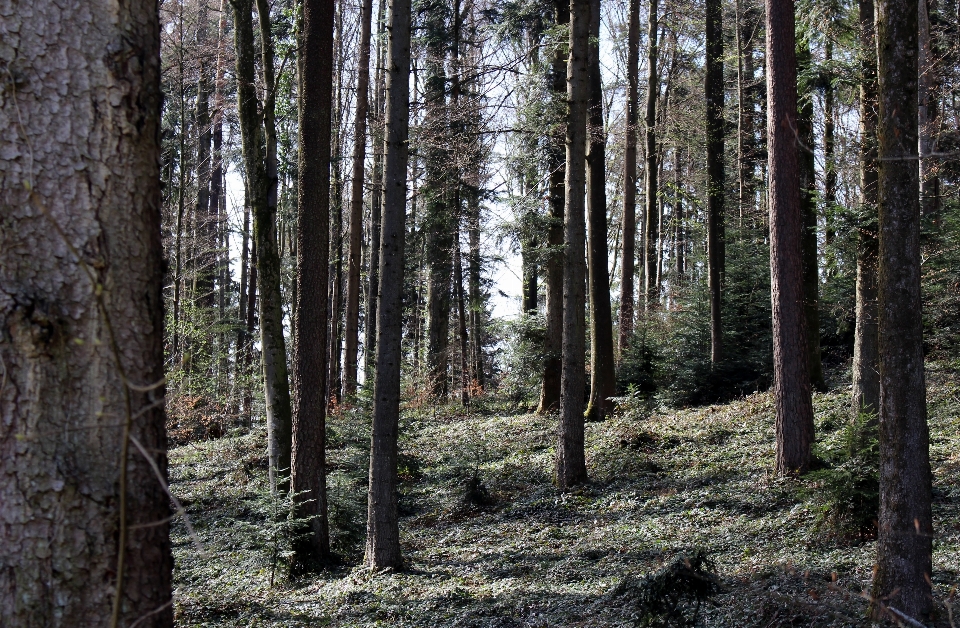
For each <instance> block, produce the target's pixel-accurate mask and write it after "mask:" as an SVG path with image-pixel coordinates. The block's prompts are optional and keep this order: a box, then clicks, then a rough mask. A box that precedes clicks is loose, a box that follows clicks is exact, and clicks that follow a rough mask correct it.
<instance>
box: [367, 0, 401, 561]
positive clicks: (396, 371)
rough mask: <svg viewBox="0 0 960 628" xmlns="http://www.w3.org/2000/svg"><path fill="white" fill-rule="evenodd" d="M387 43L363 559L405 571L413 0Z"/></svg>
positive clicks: (395, 5)
mask: <svg viewBox="0 0 960 628" xmlns="http://www.w3.org/2000/svg"><path fill="white" fill-rule="evenodd" d="M387 32H389V34H390V35H389V37H390V39H389V43H388V44H387V46H388V49H387V62H388V63H387V71H386V104H387V111H386V116H385V117H386V129H385V140H384V153H385V162H386V163H385V168H384V175H383V183H384V185H383V188H384V189H383V224H382V231H381V238H380V290H379V291H380V303H379V305H378V309H377V372H376V380H375V383H374V391H373V426H372V430H371V435H370V485H369V486H370V488H369V492H368V501H367V543H366V556H365V559H364V561H365V562H366V564H367V565H368V566H370V567H373V568H375V569H383V568H386V567H400V565H401V562H402V558H401V555H400V528H399V523H398V521H397V432H398V429H399V420H400V362H401V359H402V354H401V351H400V340H401V335H402V331H403V329H402V323H403V303H402V301H401V295H402V291H403V245H404V238H405V236H406V227H405V219H406V202H407V151H408V145H407V135H408V129H409V118H410V101H409V97H410V85H409V81H410V78H409V77H410V0H391V2H390V17H389V27H388V28H387Z"/></svg>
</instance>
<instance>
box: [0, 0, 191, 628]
mask: <svg viewBox="0 0 960 628" xmlns="http://www.w3.org/2000/svg"><path fill="white" fill-rule="evenodd" d="M0 58H2V59H6V60H15V61H13V63H12V64H11V65H9V66H8V68H7V70H6V73H7V74H6V76H7V77H8V78H9V79H10V81H8V82H5V84H6V88H5V91H4V97H3V99H2V100H0V129H3V134H4V138H5V139H4V142H5V143H4V158H3V159H2V160H0V207H3V208H4V209H3V228H2V229H0V336H2V338H3V340H2V341H0V380H2V383H0V425H3V426H4V427H3V430H2V432H0V520H2V521H3V522H4V524H3V525H2V526H0V625H3V626H17V627H23V628H33V627H36V628H40V627H44V628H46V627H59V626H121V625H123V626H130V625H132V624H133V623H134V622H139V625H140V626H149V627H161V626H172V625H173V608H172V599H171V569H172V567H173V559H172V557H171V554H170V542H169V523H168V522H169V518H170V514H171V512H170V498H169V497H168V495H167V494H166V491H165V488H166V487H165V485H166V476H167V456H166V449H167V443H166V432H165V428H164V422H165V416H164V414H165V413H164V410H163V397H164V386H163V381H164V380H163V297H162V288H163V259H162V257H163V251H162V244H161V241H160V229H161V222H160V204H161V192H160V167H159V164H160V144H159V139H160V103H161V92H160V37H159V25H158V17H157V6H156V2H154V1H153V0H134V1H132V2H128V3H123V4H121V5H110V4H108V3H103V2H94V3H60V2H50V1H48V0H37V1H36V2H32V3H30V6H29V11H17V10H10V11H8V12H7V13H6V15H5V16H4V18H3V19H2V20H0ZM52 59H57V62H56V63H51V60H52ZM65 120H67V121H69V124H66V125H65V124H64V121H65ZM94 172H95V173H96V176H92V173H94Z"/></svg>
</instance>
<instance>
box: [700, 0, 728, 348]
mask: <svg viewBox="0 0 960 628" xmlns="http://www.w3.org/2000/svg"><path fill="white" fill-rule="evenodd" d="M706 14H707V26H706V36H707V42H706V72H705V80H704V95H705V98H706V103H707V266H708V271H707V285H708V287H709V288H708V291H709V293H710V362H711V363H713V364H716V363H717V362H719V361H720V360H721V359H723V325H722V318H721V309H722V302H723V282H724V270H725V269H724V265H725V258H726V246H725V240H726V228H725V225H724V211H723V196H724V193H725V191H724V182H723V125H724V121H723V21H722V20H723V9H722V7H721V5H720V0H707V2H706Z"/></svg>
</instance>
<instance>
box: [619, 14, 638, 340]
mask: <svg viewBox="0 0 960 628" xmlns="http://www.w3.org/2000/svg"><path fill="white" fill-rule="evenodd" d="M629 11H630V14H629V18H628V19H629V25H628V27H627V120H626V125H627V126H626V130H625V131H626V132H625V135H626V142H625V143H626V146H625V148H624V155H623V218H622V220H623V252H622V258H621V259H622V260H623V261H622V262H621V265H620V268H621V271H620V335H619V349H620V357H621V359H623V353H624V351H626V350H627V346H628V345H629V343H630V337H631V336H633V315H634V305H633V302H634V292H633V280H634V275H635V274H636V272H635V265H634V262H635V257H636V254H637V119H638V116H637V106H638V105H639V97H638V89H637V80H638V76H637V73H638V72H639V64H640V0H630V9H629Z"/></svg>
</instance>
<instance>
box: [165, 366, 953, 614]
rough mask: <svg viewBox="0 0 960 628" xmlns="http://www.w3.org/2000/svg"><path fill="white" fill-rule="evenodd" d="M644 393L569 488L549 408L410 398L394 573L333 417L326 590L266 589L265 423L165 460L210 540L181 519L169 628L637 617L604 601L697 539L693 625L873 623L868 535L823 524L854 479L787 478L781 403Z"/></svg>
mask: <svg viewBox="0 0 960 628" xmlns="http://www.w3.org/2000/svg"><path fill="white" fill-rule="evenodd" d="M928 375H929V377H928V382H929V384H928V385H929V414H930V426H931V463H932V469H933V474H934V509H933V513H934V529H935V530H936V531H937V538H936V539H935V543H934V573H933V584H934V590H935V592H936V599H937V601H938V602H937V603H938V615H937V618H936V623H935V624H934V625H936V626H939V627H946V626H948V625H949V624H948V616H947V609H946V606H945V605H944V604H945V603H946V602H947V600H948V596H949V592H950V590H951V587H952V586H953V585H955V584H956V583H957V582H958V581H960V453H958V452H960V420H958V418H957V416H958V414H960V385H958V384H956V383H955V376H954V373H953V372H952V371H949V370H945V369H944V370H941V367H939V366H937V365H933V366H932V367H931V368H930V369H929V370H928ZM642 397H643V396H642V395H636V403H635V404H634V407H633V409H631V410H630V411H627V412H622V413H620V414H617V415H615V416H613V417H612V418H610V419H608V420H606V421H604V422H600V423H590V424H588V425H587V427H586V430H587V433H586V442H587V469H588V472H589V474H590V478H591V480H590V482H589V483H587V484H586V485H584V486H582V487H580V488H578V489H576V490H575V491H572V492H569V493H560V492H558V491H557V490H556V489H555V488H554V486H553V482H552V476H553V464H554V445H555V438H556V429H557V426H556V421H557V419H556V417H555V416H538V415H533V414H504V413H503V412H504V409H505V405H504V404H503V403H502V402H500V401H496V400H495V399H492V398H489V399H486V400H484V401H483V402H482V403H478V404H477V407H476V408H474V409H470V410H463V409H461V408H459V407H458V406H446V407H443V406H436V405H434V406H430V405H429V404H416V403H412V402H406V403H405V410H404V412H403V415H402V417H401V424H400V428H401V441H400V456H401V461H402V463H403V473H402V474H401V481H400V487H399V490H400V506H401V508H400V512H401V519H400V533H401V545H402V551H403V555H404V559H405V561H406V564H407V565H408V567H407V569H406V570H404V571H399V572H391V573H372V572H370V571H368V570H366V569H364V568H362V566H361V562H362V554H363V531H364V527H365V521H366V474H367V469H368V454H367V450H368V448H369V427H368V424H369V413H368V410H366V409H365V408H364V404H359V405H355V406H354V407H352V408H341V409H340V411H338V412H337V413H336V414H334V415H332V416H331V417H330V419H329V421H328V441H329V450H328V453H327V457H328V465H329V466H328V480H329V485H330V489H329V490H330V497H329V501H330V508H331V531H332V536H333V539H332V540H333V543H334V545H335V547H336V551H337V552H338V554H339V555H340V557H341V560H342V562H341V564H340V565H339V566H337V567H335V568H332V569H331V570H330V571H327V572H324V573H322V574H320V575H318V576H315V577H310V578H304V579H294V580H290V579H286V578H280V577H276V575H279V574H280V573H281V570H279V569H277V570H276V571H275V577H274V582H273V584H272V586H271V581H270V576H271V572H272V571H274V569H273V557H274V545H272V540H271V538H272V537H271V530H270V525H272V524H271V523H270V522H271V520H272V519H271V517H272V516H273V515H272V511H271V508H272V506H271V505H270V503H269V501H265V500H266V497H265V496H267V495H269V488H268V486H267V480H266V470H267V469H266V464H265V462H264V458H265V451H266V434H265V430H264V429H263V426H262V425H261V424H254V426H253V428H252V429H250V430H249V431H247V432H236V431H235V432H232V433H231V434H230V435H228V436H225V437H222V438H217V439H212V440H205V441H198V442H194V443H191V444H189V445H185V446H182V447H178V448H176V449H173V450H171V452H170V478H171V488H172V491H173V492H174V494H175V495H177V496H178V498H180V499H181V501H182V502H183V503H184V505H185V507H186V509H187V511H188V514H189V517H190V520H191V522H192V523H193V527H194V529H195V530H196V538H195V539H193V538H191V535H190V534H189V532H188V531H187V528H186V527H185V525H184V524H183V522H182V521H180V520H177V521H175V522H174V525H173V544H174V556H175V561H176V569H175V587H176V593H175V597H174V601H175V605H176V614H177V621H178V622H179V625H181V626H307V625H309V626H344V627H354V626H357V627H361V626H362V627H367V626H370V627H373V626H391V627H392V626H397V627H414V626H416V627H447V626H476V627H478V628H479V627H503V628H521V627H524V628H526V627H533V626H541V627H547V626H551V627H552V626H578V627H587V626H629V625H632V624H634V623H636V622H637V621H638V617H639V614H638V610H637V609H638V607H637V605H636V604H635V603H633V602H631V600H630V599H629V596H619V597H611V592H613V591H615V590H616V588H617V586H618V585H619V584H620V583H622V582H624V581H625V580H626V581H627V582H632V583H637V582H640V581H642V580H643V579H644V578H645V577H646V578H647V579H649V578H651V577H655V576H656V574H658V573H662V570H663V569H664V568H666V567H668V566H669V565H671V564H675V563H671V561H674V559H675V558H676V557H677V556H680V555H685V556H689V553H688V552H689V548H691V547H697V548H702V549H703V551H704V552H706V553H707V555H708V556H709V558H710V560H711V561H712V563H713V566H714V569H715V572H714V573H716V574H717V578H718V579H717V583H718V584H719V585H720V586H722V587H723V590H722V591H720V592H716V593H715V594H712V599H713V601H714V603H707V604H701V607H700V609H699V613H698V620H697V621H698V624H697V625H700V626H710V627H724V628H727V627H729V628H734V627H736V628H753V627H756V628H761V627H764V628H777V627H785V626H818V627H841V626H843V627H847V626H850V627H858V628H860V627H862V628H866V627H867V626H870V625H871V624H870V622H869V621H867V620H866V619H865V618H864V611H865V609H866V601H865V600H864V599H863V597H862V592H863V591H864V590H869V585H870V579H871V575H872V568H873V562H874V559H875V551H876V550H875V544H874V542H873V541H871V540H870V539H869V538H868V537H866V536H862V537H859V538H857V539H855V542H851V539H849V538H843V536H842V535H838V534H835V533H833V532H831V531H830V529H828V527H825V526H827V525H828V519H829V518H830V517H833V519H834V520H835V522H836V523H841V522H843V521H846V520H847V519H845V517H846V515H844V516H841V515H840V513H842V512H845V511H843V510H842V509H840V510H833V511H828V510H825V509H824V506H825V505H826V504H827V503H829V499H827V497H828V496H829V495H830V494H831V491H832V492H833V493H834V494H836V495H841V496H843V495H849V494H850V491H848V490H847V488H843V487H845V486H854V485H855V483H849V482H847V481H846V480H844V481H843V482H841V483H840V487H841V489H842V490H840V489H832V488H830V487H829V482H828V480H827V479H825V478H824V477H823V476H819V475H817V474H813V475H812V476H809V477H808V478H806V479H803V480H782V479H778V478H776V477H775V476H774V475H773V473H772V469H773V450H774V447H773V436H774V419H773V417H774V409H773V402H772V398H771V396H770V395H769V394H766V393H759V394H752V395H749V396H746V397H743V398H741V399H738V400H736V401H733V402H731V403H729V404H725V405H712V406H706V407H701V408H688V409H683V410H665V409H663V408H660V407H657V406H656V405H655V402H653V401H650V400H648V399H644V398H642ZM512 403H513V402H512V400H507V402H506V406H509V405H512ZM624 405H625V406H626V405H628V404H624ZM814 406H815V411H816V415H817V435H818V443H817V453H818V455H819V456H820V458H821V459H822V460H823V461H824V462H825V464H826V465H828V466H827V467H826V469H830V470H832V471H834V472H836V473H841V472H845V471H843V470H844V469H848V470H849V469H850V467H849V464H850V463H849V460H850V458H849V457H846V453H845V452H847V451H848V450H847V443H848V436H847V435H846V433H847V425H848V421H847V418H846V417H847V416H848V414H847V413H848V408H849V394H848V392H847V391H846V390H839V391H835V392H833V393H829V394H818V395H816V396H815V398H814ZM845 465H846V466H845ZM851 473H852V474H853V472H852V471H851ZM853 475H856V474H853ZM851 477H852V476H851ZM803 487H808V488H809V489H810V490H811V491H815V492H817V493H820V494H822V497H823V500H825V501H817V500H818V499H820V498H819V497H818V498H816V499H814V498H812V497H811V496H810V495H807V494H804V492H803ZM857 490H859V489H857ZM856 492H857V491H853V493H854V494H856ZM840 501H842V500H840ZM826 512H835V513H836V514H834V515H826V514H825V513H826ZM847 512H849V511H847ZM831 525H832V524H831ZM843 525H847V524H843ZM843 525H841V527H840V528H839V529H843ZM195 541H196V542H197V543H199V545H200V547H201V548H202V551H198V550H197V549H196V545H195ZM688 617H689V615H688Z"/></svg>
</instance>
